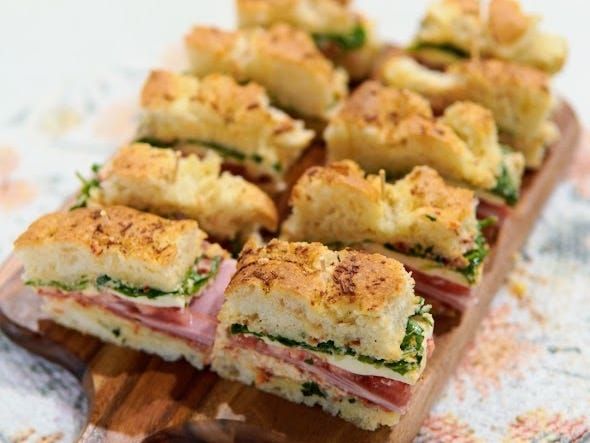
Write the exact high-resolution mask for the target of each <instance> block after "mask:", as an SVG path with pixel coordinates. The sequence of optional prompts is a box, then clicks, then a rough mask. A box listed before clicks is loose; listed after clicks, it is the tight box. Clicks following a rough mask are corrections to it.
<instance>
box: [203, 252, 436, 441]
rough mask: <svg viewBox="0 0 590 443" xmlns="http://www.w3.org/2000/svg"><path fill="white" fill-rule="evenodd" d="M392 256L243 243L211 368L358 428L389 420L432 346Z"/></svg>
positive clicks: (420, 307)
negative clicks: (339, 418)
mask: <svg viewBox="0 0 590 443" xmlns="http://www.w3.org/2000/svg"><path fill="white" fill-rule="evenodd" d="M413 287H414V283H413V280H412V278H411V276H410V274H409V273H408V272H406V271H405V270H404V268H403V266H402V265H401V264H400V263H399V262H397V261H396V260H393V259H390V258H386V257H384V256H382V255H379V254H368V253H364V252H358V251H350V250H343V251H331V250H330V249H328V248H327V247H325V246H323V245H321V244H319V243H288V242H284V241H279V240H272V241H271V242H270V243H269V244H268V245H266V246H263V247H256V246H255V245H253V244H251V243H250V244H247V245H246V247H245V248H244V250H243V251H242V254H241V255H240V258H239V260H238V270H237V273H236V274H235V275H234V277H233V279H232V281H231V283H230V284H229V286H228V288H227V290H226V293H225V295H226V298H225V302H224V304H223V307H222V309H221V311H220V314H219V320H220V322H219V327H218V329H217V338H216V341H215V348H214V352H213V362H212V368H213V370H215V371H216V372H217V373H218V374H219V375H221V376H222V377H225V378H229V379H232V380H238V381H240V382H242V383H245V384H249V385H254V386H255V387H257V388H258V389H262V390H264V391H267V392H270V393H273V394H276V395H279V396H281V397H284V398H286V399H288V400H290V401H294V402H296V403H303V404H305V405H308V406H312V405H316V404H317V405H320V406H321V407H322V408H323V409H324V410H325V411H327V412H329V413H331V414H334V415H339V416H340V417H342V418H343V419H345V420H347V421H350V422H352V423H354V424H356V425H357V426H359V427H361V428H363V429H376V428H378V427H379V426H381V425H388V426H391V425H394V424H395V423H397V421H398V420H399V418H400V415H401V414H403V412H404V411H405V409H406V406H407V404H408V402H409V399H410V398H411V393H412V386H413V385H415V384H416V383H418V382H419V379H420V375H421V374H422V372H423V371H424V368H425V365H426V362H427V359H428V355H429V352H430V351H431V350H432V348H433V341H432V330H433V320H432V317H431V315H430V314H429V313H428V310H429V307H428V306H426V305H424V300H423V299H421V298H420V297H418V296H416V295H415V294H414V288H413Z"/></svg>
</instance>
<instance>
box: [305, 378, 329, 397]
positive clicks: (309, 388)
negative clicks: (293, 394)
mask: <svg viewBox="0 0 590 443" xmlns="http://www.w3.org/2000/svg"><path fill="white" fill-rule="evenodd" d="M301 393H302V394H303V395H304V396H305V397H310V396H312V395H317V396H318V397H322V398H326V393H325V392H324V391H322V390H321V389H320V387H319V385H318V384H317V383H315V382H313V381H306V382H305V383H303V384H302V385H301Z"/></svg>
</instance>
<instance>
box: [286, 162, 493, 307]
mask: <svg viewBox="0 0 590 443" xmlns="http://www.w3.org/2000/svg"><path fill="white" fill-rule="evenodd" d="M476 204H477V200H476V198H475V196H474V193H473V192H472V191H470V190H468V189H465V188H458V187H453V186H450V185H448V184H447V183H445V182H444V181H443V179H442V178H441V177H440V175H438V173H437V172H436V171H435V170H433V169H431V168H429V167H427V166H417V167H415V168H414V169H413V170H412V171H411V172H410V173H409V174H408V175H407V176H405V177H404V178H403V179H401V180H398V181H396V182H395V183H393V184H392V183H388V182H386V181H385V175H384V174H382V173H381V174H379V175H366V174H365V172H364V171H363V170H361V168H360V167H359V166H358V165H357V164H356V163H354V162H352V161H350V160H342V161H339V162H335V163H332V164H329V165H328V166H326V167H320V166H315V167H312V168H309V169H308V170H307V171H306V172H305V173H304V174H303V175H302V176H301V177H300V178H299V180H298V181H297V183H296V184H295V186H294V187H293V190H292V192H291V196H290V200H289V205H290V207H291V213H290V215H289V216H288V217H287V219H286V220H285V222H284V223H283V225H282V227H281V238H282V239H284V240H289V241H318V242H321V243H323V244H325V245H328V246H330V247H332V248H335V249H339V248H342V247H351V248H354V249H360V250H365V251H369V252H375V253H379V254H382V255H385V256H387V257H391V258H394V259H396V260H398V261H400V262H402V263H403V264H404V265H405V266H406V269H407V270H408V271H411V272H412V276H413V278H414V280H415V281H416V291H417V292H418V293H419V294H421V295H423V296H424V297H426V298H427V300H428V301H429V303H430V302H431V301H432V302H437V303H438V304H439V305H440V306H441V307H445V308H452V310H455V311H456V310H464V309H465V308H467V307H468V306H470V305H471V304H473V303H475V302H476V301H477V300H476V297H475V296H474V293H473V290H472V289H473V288H474V287H475V286H477V285H478V283H479V282H480V280H481V276H482V272H483V266H484V260H485V257H486V255H487V254H488V246H487V244H486V241H485V239H484V237H483V236H482V233H481V227H480V223H479V222H478V220H477V219H476Z"/></svg>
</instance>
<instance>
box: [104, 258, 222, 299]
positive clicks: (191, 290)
mask: <svg viewBox="0 0 590 443" xmlns="http://www.w3.org/2000/svg"><path fill="white" fill-rule="evenodd" d="M200 260H201V257H199V258H198V259H197V260H196V261H195V266H191V268H190V269H189V270H188V271H187V273H186V276H185V278H184V280H183V282H182V285H181V287H180V289H178V290H176V291H172V292H166V291H161V290H159V289H154V288H150V287H148V286H146V287H144V288H137V287H135V286H130V285H127V284H125V283H123V282H122V281H121V280H117V279H114V278H111V277H109V276H108V275H101V276H100V277H98V278H97V279H96V286H97V287H98V288H101V287H107V288H110V289H113V290H115V291H117V292H120V293H121V294H123V295H126V296H127V297H147V298H150V299H154V298H158V297H162V296H164V295H181V296H187V295H192V294H195V293H196V292H198V291H199V290H200V289H201V288H202V287H203V286H204V285H205V284H206V283H207V282H208V281H209V280H210V279H211V278H212V277H213V276H215V275H216V274H217V271H218V268H219V262H220V261H221V258H220V257H215V258H213V260H212V263H211V270H210V271H209V272H207V273H206V274H199V273H198V272H197V271H196V268H197V265H198V264H199V261H200Z"/></svg>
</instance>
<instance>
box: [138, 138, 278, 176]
mask: <svg viewBox="0 0 590 443" xmlns="http://www.w3.org/2000/svg"><path fill="white" fill-rule="evenodd" d="M136 142H137V143H148V144H150V145H152V146H153V147H154V148H175V147H177V146H178V145H180V144H182V143H188V144H196V145H203V146H205V147H207V148H209V149H212V150H214V151H216V152H217V153H218V154H219V155H221V156H222V157H227V158H233V159H234V160H237V161H239V162H243V161H246V160H250V161H253V162H254V163H257V164H261V163H264V157H262V156H261V155H260V154H258V153H254V154H251V155H247V154H245V153H243V152H241V151H239V150H237V149H235V148H232V147H230V146H227V145H223V144H221V143H217V142H214V141H207V140H195V139H187V140H182V141H181V140H173V141H169V142H163V141H160V140H158V139H155V138H151V137H143V138H140V139H137V140H136ZM272 168H273V169H274V170H275V171H277V172H281V171H282V169H283V166H282V165H281V163H280V162H276V163H273V165H272Z"/></svg>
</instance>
